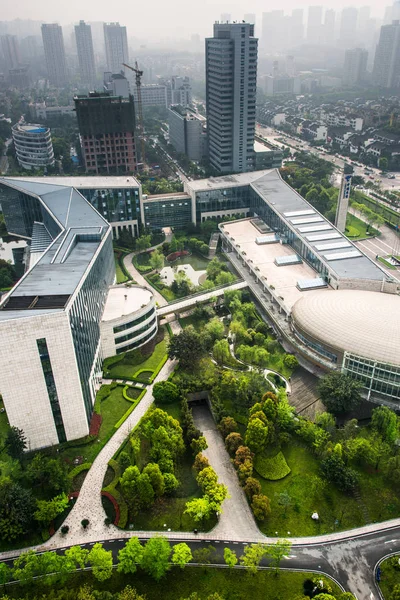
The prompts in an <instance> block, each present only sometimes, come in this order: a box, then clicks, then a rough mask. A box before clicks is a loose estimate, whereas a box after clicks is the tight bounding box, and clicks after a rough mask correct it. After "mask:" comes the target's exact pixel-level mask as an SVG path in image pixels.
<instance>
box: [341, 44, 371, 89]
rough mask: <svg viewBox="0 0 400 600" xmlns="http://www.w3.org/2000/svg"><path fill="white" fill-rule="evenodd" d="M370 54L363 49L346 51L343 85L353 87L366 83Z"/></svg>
mask: <svg viewBox="0 0 400 600" xmlns="http://www.w3.org/2000/svg"><path fill="white" fill-rule="evenodd" d="M367 62H368V52H367V50H363V49H362V48H352V49H351V50H346V53H345V55H344V66H343V85H346V86H348V87H352V86H354V85H357V84H358V83H361V82H362V81H365V79H366V75H367Z"/></svg>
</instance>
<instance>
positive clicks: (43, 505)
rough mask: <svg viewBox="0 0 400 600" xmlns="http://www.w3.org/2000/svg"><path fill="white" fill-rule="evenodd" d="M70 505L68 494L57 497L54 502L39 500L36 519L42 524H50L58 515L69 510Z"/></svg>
mask: <svg viewBox="0 0 400 600" xmlns="http://www.w3.org/2000/svg"><path fill="white" fill-rule="evenodd" d="M68 503H69V500H68V496H67V495H66V494H60V495H59V496H55V498H53V499H52V500H48V501H47V500H38V501H37V510H36V512H35V515H34V516H35V519H36V521H39V522H41V523H43V524H44V523H50V522H51V521H53V519H55V518H56V516H57V515H60V514H61V513H62V512H64V510H65V509H66V508H67V506H68Z"/></svg>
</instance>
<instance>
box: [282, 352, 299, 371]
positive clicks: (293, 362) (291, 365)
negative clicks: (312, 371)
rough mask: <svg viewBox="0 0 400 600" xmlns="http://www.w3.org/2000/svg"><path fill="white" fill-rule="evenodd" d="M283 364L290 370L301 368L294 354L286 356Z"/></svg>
mask: <svg viewBox="0 0 400 600" xmlns="http://www.w3.org/2000/svg"><path fill="white" fill-rule="evenodd" d="M283 364H284V365H285V367H287V368H288V369H292V370H294V369H296V368H297V367H298V366H299V361H298V360H297V358H296V357H295V356H293V354H285V356H284V358H283Z"/></svg>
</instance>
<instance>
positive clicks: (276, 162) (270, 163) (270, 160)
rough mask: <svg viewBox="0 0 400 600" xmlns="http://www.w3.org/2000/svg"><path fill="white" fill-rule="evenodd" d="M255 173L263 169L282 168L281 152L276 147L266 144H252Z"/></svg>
mask: <svg viewBox="0 0 400 600" xmlns="http://www.w3.org/2000/svg"><path fill="white" fill-rule="evenodd" d="M254 154H255V169H254V170H255V171H262V170H264V169H280V168H281V166H282V150H281V149H280V148H279V147H278V146H273V145H272V144H269V143H266V142H263V143H261V142H257V141H255V142H254Z"/></svg>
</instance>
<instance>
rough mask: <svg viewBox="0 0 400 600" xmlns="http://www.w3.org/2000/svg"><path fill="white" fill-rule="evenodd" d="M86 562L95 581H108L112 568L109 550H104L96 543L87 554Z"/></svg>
mask: <svg viewBox="0 0 400 600" xmlns="http://www.w3.org/2000/svg"><path fill="white" fill-rule="evenodd" d="M88 560H89V563H90V564H91V567H92V573H93V576H94V577H95V579H97V581H106V580H107V579H110V577H111V575H112V568H113V558H112V552H111V550H105V549H104V548H103V546H102V544H100V543H96V544H95V545H94V546H93V548H92V549H91V550H90V552H89V554H88Z"/></svg>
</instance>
